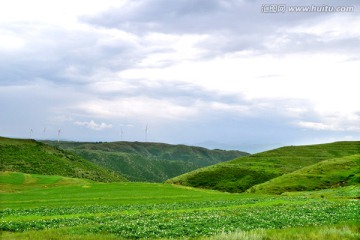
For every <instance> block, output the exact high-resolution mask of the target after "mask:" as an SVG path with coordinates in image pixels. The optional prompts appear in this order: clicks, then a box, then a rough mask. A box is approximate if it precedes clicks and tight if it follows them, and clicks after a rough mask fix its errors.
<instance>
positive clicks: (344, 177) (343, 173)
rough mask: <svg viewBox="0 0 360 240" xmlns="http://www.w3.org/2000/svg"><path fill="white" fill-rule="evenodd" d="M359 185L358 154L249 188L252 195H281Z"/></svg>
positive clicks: (329, 161)
mask: <svg viewBox="0 0 360 240" xmlns="http://www.w3.org/2000/svg"><path fill="white" fill-rule="evenodd" d="M359 183H360V154H357V155H352V156H346V157H342V158H334V159H330V160H324V161H322V162H319V163H316V164H313V165H311V166H308V167H304V168H301V169H299V170H297V171H294V172H292V173H289V174H284V175H282V176H280V177H278V178H274V179H271V180H270V181H268V182H265V183H262V184H259V185H256V186H253V187H251V188H250V189H249V190H248V191H249V192H253V193H266V194H281V193H284V192H294V191H312V190H318V189H326V188H331V187H336V186H348V185H354V184H359Z"/></svg>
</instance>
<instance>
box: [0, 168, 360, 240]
mask: <svg viewBox="0 0 360 240" xmlns="http://www.w3.org/2000/svg"><path fill="white" fill-rule="evenodd" d="M22 175H23V174H22V173H9V172H6V173H2V174H1V175H0V184H1V187H3V186H6V188H4V189H5V191H3V192H2V193H1V198H0V214H1V223H0V229H1V231H2V233H1V234H2V238H3V239H50V238H52V239H97V238H99V237H101V239H121V238H125V239H136V238H191V239H192V238H202V239H206V238H209V237H214V238H216V237H219V236H220V237H221V236H223V235H224V234H226V235H227V238H228V239H231V237H232V236H236V235H239V234H250V235H251V234H252V235H254V234H255V235H256V234H259V233H261V234H262V235H261V236H273V235H274V234H275V233H273V232H272V231H275V230H274V229H287V230H286V232H288V233H289V232H291V231H293V230H292V229H293V228H299V229H310V230H307V231H305V232H306V234H308V233H309V232H310V233H311V232H312V231H314V229H313V228H312V227H316V228H317V229H318V228H320V229H338V228H339V229H340V230H339V234H340V232H344V231H345V230H344V229H350V230H348V231H347V232H348V233H349V234H350V235H351V236H358V235H356V234H357V230H356V227H354V226H357V225H358V224H359V216H358V213H359V211H360V204H359V201H358V200H356V199H349V198H346V197H345V198H344V197H340V198H338V197H335V196H336V195H333V197H332V198H318V197H314V198H312V197H305V195H298V196H269V195H254V194H230V193H223V192H218V191H212V190H200V189H194V188H188V187H181V186H176V185H170V184H154V183H130V182H124V183H97V182H92V181H84V180H82V179H73V180H69V179H62V178H61V177H57V178H56V177H53V176H39V175H31V174H30V175H29V174H27V175H26V174H24V175H23V176H22ZM26 179H30V180H27V181H26ZM34 179H35V180H34ZM9 185H13V186H14V188H15V190H14V191H6V189H11V188H9ZM353 187H354V188H356V190H355V191H356V192H359V190H360V189H359V187H358V186H353ZM2 189H3V188H2ZM333 191H337V190H335V189H333ZM339 226H340V227H339ZM261 229H263V230H261ZM311 229H312V230H311ZM341 229H342V230H341ZM256 231H258V232H256ZM279 231H280V230H279ZM324 231H325V230H324ZM329 231H330V230H329ZM281 233H283V234H285V233H284V232H281ZM278 234H280V233H278ZM319 234H320V233H319ZM337 235H338V234H337ZM350 235H349V236H350ZM30 236H31V237H32V238H30ZM287 236H288V235H287ZM338 236H339V235H338ZM217 239H219V238H217ZM221 239H226V238H221ZM233 239H234V238H233ZM258 239H259V238H258ZM262 239H265V238H262ZM270 239H274V238H270ZM349 239H351V238H349ZM353 239H355V238H353Z"/></svg>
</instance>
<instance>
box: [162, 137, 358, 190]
mask: <svg viewBox="0 0 360 240" xmlns="http://www.w3.org/2000/svg"><path fill="white" fill-rule="evenodd" d="M356 154H360V142H359V141H349V142H334V143H327V144H317V145H307V146H288V147H281V148H277V149H273V150H270V151H266V152H262V153H257V154H253V155H250V156H245V157H241V158H238V159H234V160H231V161H227V162H223V163H219V164H216V165H212V166H209V167H205V168H201V169H197V170H195V171H193V172H189V173H186V174H183V175H180V176H178V177H175V178H172V179H169V180H168V181H167V182H168V183H174V184H180V185H185V186H192V187H199V188H206V189H216V190H220V191H226V192H244V191H246V190H248V189H249V188H251V187H253V186H255V185H258V184H261V183H265V182H267V181H269V180H272V179H274V178H277V177H280V176H282V175H284V174H288V173H292V172H294V171H296V170H300V169H302V168H305V167H308V166H311V165H314V164H318V163H320V162H322V161H325V160H330V159H335V158H338V159H339V158H342V157H347V156H351V155H356ZM353 158H358V155H357V157H356V156H355V157H353ZM339 161H341V160H339ZM354 161H356V159H355V160H354ZM357 164H358V163H357ZM334 166H335V165H334ZM323 167H325V166H323ZM326 167H329V166H326ZM324 170H326V169H325V168H324ZM338 170H339V169H338ZM345 172H346V171H343V173H345ZM350 172H351V173H350V174H349V175H346V176H345V180H346V178H347V177H350V175H352V174H356V172H359V169H355V170H351V171H350ZM334 175H337V173H334V174H333V176H334ZM323 177H325V178H326V177H327V176H325V175H323ZM338 179H340V181H342V180H341V176H340V178H338ZM312 181H317V179H316V178H313V179H312ZM325 181H327V180H325ZM309 182H310V181H308V183H309ZM330 182H331V183H332V184H337V183H336V182H334V181H332V180H330ZM325 185H326V184H325ZM328 185H329V184H328ZM275 187H277V186H275ZM298 187H299V189H297V190H300V191H304V190H312V189H311V188H312V185H309V188H308V186H307V185H306V184H304V185H302V186H301V184H298ZM316 187H321V184H319V185H317V186H316ZM273 190H274V192H276V193H278V192H280V193H281V192H282V190H283V189H281V187H280V189H279V190H280V191H278V189H273ZM284 190H285V191H286V186H284ZM288 190H292V189H291V188H289V189H288ZM269 193H271V191H269Z"/></svg>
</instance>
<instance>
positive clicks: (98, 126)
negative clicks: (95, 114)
mask: <svg viewBox="0 0 360 240" xmlns="http://www.w3.org/2000/svg"><path fill="white" fill-rule="evenodd" d="M74 124H75V125H78V126H85V127H87V128H90V129H93V130H96V131H100V130H104V129H107V128H112V125H111V124H106V123H104V122H102V123H96V122H95V121H94V120H91V121H90V122H79V121H76V122H74Z"/></svg>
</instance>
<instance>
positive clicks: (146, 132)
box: [145, 124, 149, 142]
mask: <svg viewBox="0 0 360 240" xmlns="http://www.w3.org/2000/svg"><path fill="white" fill-rule="evenodd" d="M148 129H149V128H148V125H147V124H146V127H145V142H147V138H148Z"/></svg>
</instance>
